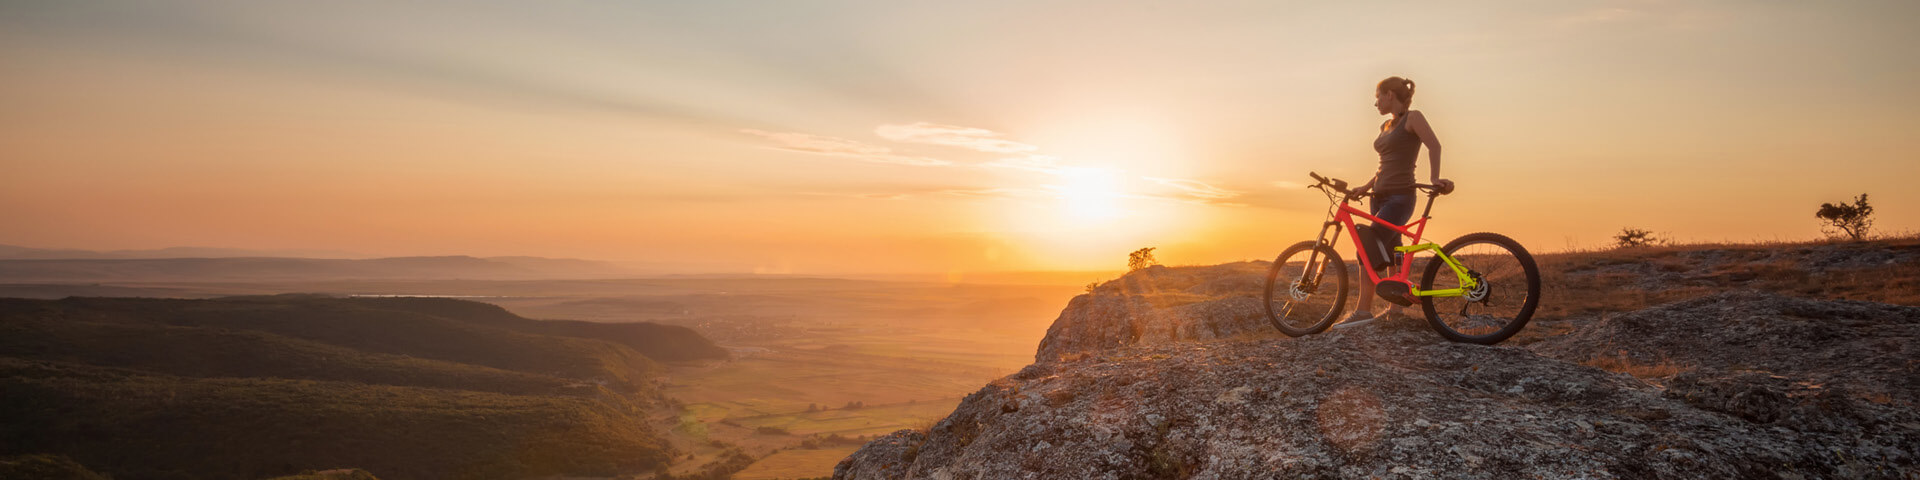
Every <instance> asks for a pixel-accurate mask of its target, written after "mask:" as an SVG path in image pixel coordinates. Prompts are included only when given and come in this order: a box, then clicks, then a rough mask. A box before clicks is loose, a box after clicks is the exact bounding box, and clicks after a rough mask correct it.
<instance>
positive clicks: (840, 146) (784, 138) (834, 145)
mask: <svg viewBox="0 0 1920 480" xmlns="http://www.w3.org/2000/svg"><path fill="white" fill-rule="evenodd" d="M740 133H745V134H749V135H757V136H760V137H763V138H766V139H768V140H772V141H773V142H774V146H771V147H767V148H770V149H774V150H782V151H788V152H798V153H809V154H814V155H826V156H831V157H842V158H852V159H856V160H862V161H868V162H874V163H889V164H895V165H914V166H923V167H931V166H941V165H952V164H953V162H948V161H946V160H941V159H937V158H927V157H916V156H911V155H900V154H897V153H894V152H893V149H891V148H887V147H883V146H879V145H871V144H866V143H861V142H858V141H854V140H848V139H844V138H838V137H828V136H824V135H810V134H805V133H791V132H784V133H783V132H768V131H762V130H754V129H750V128H749V129H742V130H740Z"/></svg>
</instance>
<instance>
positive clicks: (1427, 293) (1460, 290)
mask: <svg viewBox="0 0 1920 480" xmlns="http://www.w3.org/2000/svg"><path fill="white" fill-rule="evenodd" d="M1394 250H1397V251H1399V252H1400V253H1402V254H1405V256H1406V258H1413V252H1418V251H1421V250H1432V251H1433V256H1434V258H1439V259H1440V261H1442V262H1446V263H1447V268H1451V269H1453V274H1454V275H1456V276H1458V277H1459V278H1460V286H1459V287H1455V288H1448V289H1443V290H1421V289H1419V288H1415V287H1414V286H1412V285H1408V286H1407V289H1408V290H1410V291H1412V292H1413V295H1414V296H1416V297H1458V296H1461V295H1466V294H1467V291H1468V290H1472V289H1474V287H1478V286H1479V283H1478V282H1475V281H1474V280H1473V277H1472V276H1469V275H1467V267H1463V266H1461V265H1460V262H1458V261H1455V260H1454V259H1453V257H1450V256H1447V252H1445V251H1442V250H1440V245H1437V244H1435V243H1433V242H1426V243H1421V244H1419V245H1410V246H1405V247H1394Z"/></svg>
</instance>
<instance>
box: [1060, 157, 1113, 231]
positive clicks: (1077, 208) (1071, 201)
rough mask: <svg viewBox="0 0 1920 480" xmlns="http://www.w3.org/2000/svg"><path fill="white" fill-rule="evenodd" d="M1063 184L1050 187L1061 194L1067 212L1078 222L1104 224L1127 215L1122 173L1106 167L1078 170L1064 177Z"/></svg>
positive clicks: (1066, 173)
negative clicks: (1123, 203) (1124, 203)
mask: <svg viewBox="0 0 1920 480" xmlns="http://www.w3.org/2000/svg"><path fill="white" fill-rule="evenodd" d="M1060 177H1061V178H1060V179H1061V184H1060V185H1050V186H1049V188H1050V189H1052V190H1054V192H1055V193H1056V194H1057V195H1059V197H1060V201H1061V206H1062V209H1063V212H1062V213H1064V214H1065V215H1066V216H1067V219H1068V220H1070V221H1073V222H1074V223H1100V222H1106V221H1111V220H1117V219H1120V218H1122V217H1125V216H1126V213H1127V212H1126V209H1125V208H1124V206H1123V205H1122V204H1121V203H1122V201H1123V200H1124V199H1125V198H1126V195H1125V194H1124V192H1123V190H1122V188H1123V185H1122V182H1121V181H1120V180H1121V178H1120V173H1119V172H1115V171H1113V170H1108V169H1104V168H1088V167H1075V168H1069V169H1067V170H1066V171H1064V172H1061V175H1060Z"/></svg>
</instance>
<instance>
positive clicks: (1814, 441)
mask: <svg viewBox="0 0 1920 480" xmlns="http://www.w3.org/2000/svg"><path fill="white" fill-rule="evenodd" d="M1263 268H1264V265H1260V264H1235V265H1232V266H1220V267H1207V269H1211V270H1207V269H1166V270H1163V271H1162V272H1161V273H1160V274H1159V275H1162V280H1165V279H1166V278H1171V277H1176V276H1181V275H1184V276H1187V277H1192V278H1191V279H1190V280H1191V281H1187V280H1182V281H1180V282H1178V283H1180V284H1185V285H1187V286H1186V287H1185V288H1171V289H1169V288H1164V286H1165V285H1166V283H1165V282H1151V281H1147V280H1144V279H1143V277H1146V276H1147V275H1154V274H1153V273H1146V274H1142V273H1140V272H1136V273H1135V274H1132V275H1129V276H1127V277H1123V278H1122V279H1121V280H1118V281H1116V282H1110V283H1109V284H1107V285H1103V286H1101V287H1099V288H1096V289H1095V291H1094V293H1092V294H1089V295H1083V296H1081V297H1079V298H1076V299H1074V300H1073V302H1072V303H1070V304H1069V306H1068V308H1067V309H1066V311H1064V312H1062V314H1061V316H1060V318H1059V320H1057V321H1056V323H1055V325H1054V326H1053V328H1052V329H1051V330H1050V331H1049V333H1048V337H1047V339H1046V341H1044V342H1043V343H1042V345H1041V347H1040V351H1039V352H1038V355H1037V356H1036V357H1037V360H1038V361H1037V362H1036V363H1035V364H1033V365H1031V366H1028V367H1027V368H1025V369H1023V370H1021V371H1020V372H1019V373H1016V374H1014V375H1010V376H1008V377H1005V378H1002V379H1000V380H997V381H995V382H993V383H991V384H989V385H987V386H986V387H984V388H982V389H980V391H978V392H976V393H974V394H972V395H969V396H968V397H967V398H966V399H965V400H963V401H962V402H961V403H960V405H959V406H958V407H957V408H956V409H955V411H954V413H953V414H952V415H951V416H949V417H947V418H946V419H944V420H942V421H940V422H938V423H937V424H935V425H934V426H933V427H931V429H930V430H929V431H925V432H919V431H901V432H896V433H894V434H892V435H890V436H886V437H882V438H880V439H878V440H876V441H874V442H873V443H870V444H868V445H867V446H866V447H864V448H862V449H861V450H860V451H858V452H856V453H854V454H853V455H852V456H850V457H848V458H847V459H846V460H844V461H842V462H841V463H840V465H839V466H838V468H836V470H835V474H834V477H835V478H837V479H856V480H872V479H1015V478H1035V479H1054V478H1093V479H1155V478H1204V479H1239V478H1297V477H1308V478H1366V477H1377V478H1432V477H1449V478H1916V477H1920V473H1916V472H1920V409H1916V401H1917V400H1920V395H1916V394H1920V386H1916V380H1915V379H1916V378H1920V377H1916V373H1920V371H1916V369H1920V355H1916V350H1915V349H1916V346H1915V345H1916V344H1915V342H1916V341H1920V338H1916V333H1917V332H1920V308H1913V307H1901V306H1893V305H1884V304H1875V303H1868V302H1849V301H1816V300H1801V299H1792V298H1782V297H1777V296H1773V295H1769V294H1763V293H1755V292H1737V293H1727V294H1720V295H1715V296H1710V297H1707V298H1702V299H1695V300H1689V301H1685V302H1680V303H1676V304H1670V305H1666V306H1662V307H1657V308H1651V309H1647V310H1643V311H1640V312H1636V313H1633V314H1629V315H1618V316H1610V317H1608V318H1604V319H1601V320H1599V321H1595V322H1590V323H1587V324H1585V325H1581V326H1580V327H1579V328H1577V329H1575V330H1574V331H1573V332H1571V333H1568V334H1566V335H1561V336H1557V337H1550V338H1548V339H1547V340H1543V341H1540V342H1535V343H1533V344H1530V345H1527V346H1516V345H1505V346H1479V345H1467V344H1457V343H1449V342H1446V341H1444V340H1442V339H1441V338H1440V337H1439V336H1437V335H1435V334H1434V333H1433V332H1432V331H1431V330H1429V329H1428V327H1427V326H1426V325H1425V324H1424V323H1423V322H1415V321H1407V322H1397V323H1393V322H1388V323H1376V324H1372V325H1366V326H1361V327H1357V328H1352V329H1344V330H1334V331H1331V332H1329V333H1325V334H1320V335H1313V336H1307V337H1302V338H1285V337H1279V336H1277V335H1273V334H1269V333H1267V332H1264V331H1261V330H1259V328H1268V327H1265V326H1264V325H1265V324H1264V318H1262V317H1260V316H1259V315H1260V312H1259V310H1258V308H1259V305H1258V300H1255V299H1253V298H1252V297H1251V295H1252V294H1257V292H1258V290H1257V288H1255V289H1252V290H1243V291H1241V293H1242V294H1241V295H1232V294H1227V295H1222V294H1220V293H1217V292H1207V291H1205V290H1204V289H1205V288H1206V287H1205V286H1206V285H1209V284H1211V283H1213V282H1221V281H1225V282H1244V281H1245V280H1244V278H1245V276H1246V275H1247V274H1248V272H1250V271H1255V270H1262V269H1263ZM1236 277H1238V278H1236ZM1130 279H1131V280H1130ZM1221 279H1227V280H1221ZM1155 284H1158V285H1160V288H1153V289H1145V288H1142V286H1143V285H1146V286H1151V285H1155ZM1249 292H1251V293H1249ZM1170 298H1171V299H1175V301H1169V299H1170ZM1243 304H1250V305H1243ZM1249 311H1250V312H1251V318H1250V319H1249V318H1244V317H1246V316H1248V315H1249V314H1248V313H1247V312H1249ZM1256 327H1258V328H1256ZM1599 367H1607V369H1603V368H1599ZM1616 370H1617V371H1616ZM1623 372H1631V373H1637V374H1639V375H1640V376H1635V375H1630V374H1629V373H1623Z"/></svg>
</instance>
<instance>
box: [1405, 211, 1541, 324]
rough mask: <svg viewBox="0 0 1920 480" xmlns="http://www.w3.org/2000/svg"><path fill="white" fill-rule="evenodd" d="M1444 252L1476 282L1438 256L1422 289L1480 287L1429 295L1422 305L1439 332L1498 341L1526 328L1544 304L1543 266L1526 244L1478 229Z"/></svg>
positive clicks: (1434, 259) (1429, 263)
mask: <svg viewBox="0 0 1920 480" xmlns="http://www.w3.org/2000/svg"><path fill="white" fill-rule="evenodd" d="M1441 251H1443V252H1446V255H1447V256H1448V257H1452V258H1453V260H1454V261H1455V262H1458V263H1459V264H1460V266H1461V267H1464V268H1465V274H1466V275H1467V277H1468V278H1471V279H1472V282H1461V281H1460V275H1459V274H1458V273H1456V272H1455V271H1454V270H1453V269H1452V268H1451V267H1449V266H1448V265H1447V264H1446V262H1445V261H1444V260H1442V259H1441V258H1440V257H1438V256H1435V257H1434V258H1433V259H1431V260H1428V261H1427V272H1426V275H1425V276H1423V277H1422V278H1421V279H1420V290H1421V291H1429V290H1448V289H1456V288H1461V287H1462V286H1463V284H1464V283H1472V284H1474V285H1473V287H1471V288H1465V289H1463V292H1461V294H1459V295H1447V296H1431V297H1424V298H1423V301H1422V302H1421V309H1423V310H1426V313H1427V323H1428V324H1430V325H1432V326H1433V330H1434V331H1436V332H1439V333H1440V336H1442V337H1446V338H1447V340H1452V341H1455V342H1465V343H1477V344H1481V345H1492V344H1496V343H1500V342H1502V341H1505V340H1506V339H1507V338H1508V337H1512V336H1513V334H1515V333H1520V329H1522V328H1526V326H1527V320H1530V319H1532V318H1533V309H1534V308H1535V307H1537V306H1539V304H1540V267H1538V266H1536V265H1534V263H1533V254H1530V253H1527V249H1526V248H1523V247H1521V246H1520V242H1516V241H1513V239H1511V238H1507V236H1505V235H1500V234H1497V233H1475V234H1470V235H1466V236H1463V237H1460V238H1458V239H1454V241H1452V242H1448V243H1447V246H1445V247H1441Z"/></svg>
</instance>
